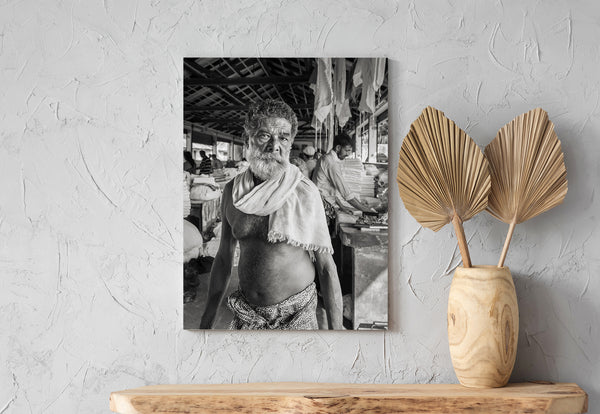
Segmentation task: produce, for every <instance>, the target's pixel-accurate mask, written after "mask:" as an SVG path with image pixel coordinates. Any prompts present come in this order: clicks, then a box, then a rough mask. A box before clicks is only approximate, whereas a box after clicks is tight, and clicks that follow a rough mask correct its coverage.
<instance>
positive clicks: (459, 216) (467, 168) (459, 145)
mask: <svg viewBox="0 0 600 414" xmlns="http://www.w3.org/2000/svg"><path fill="white" fill-rule="evenodd" d="M397 179H398V187H399V190H400V197H401V198H402V200H403V201H404V205H405V207H406V209H407V210H408V212H409V213H410V214H412V216H413V217H414V218H415V219H416V220H417V221H418V222H419V223H420V224H421V225H423V226H424V227H428V228H430V229H432V230H433V231H438V230H439V229H441V228H442V227H443V226H444V225H446V224H447V223H448V222H450V221H451V222H452V223H453V225H454V229H455V231H456V236H457V239H458V245H459V247H460V252H461V256H462V259H463V265H464V266H465V267H470V266H471V259H470V257H469V250H468V247H467V242H466V238H465V234H464V229H463V226H462V223H463V222H464V221H467V220H469V219H470V218H472V217H473V216H474V215H475V214H477V213H479V212H480V211H482V210H484V209H485V208H486V206H487V198H488V193H489V191H490V175H489V172H488V163H487V161H486V159H485V157H484V156H483V154H482V152H481V150H480V149H479V147H478V146H477V144H475V142H473V140H472V139H471V138H470V137H469V136H468V135H467V134H466V133H465V132H464V131H463V130H461V129H460V128H459V127H458V126H457V125H456V124H455V123H454V122H452V120H450V119H448V118H446V117H445V116H444V113H443V112H441V111H439V110H437V109H435V108H432V107H428V108H425V109H424V110H423V112H422V114H421V116H419V118H417V120H415V122H413V124H412V125H411V127H410V131H409V133H408V135H407V136H406V138H404V142H403V143H402V148H401V149H400V162H399V165H398V176H397Z"/></svg>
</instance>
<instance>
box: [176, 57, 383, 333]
mask: <svg viewBox="0 0 600 414" xmlns="http://www.w3.org/2000/svg"><path fill="white" fill-rule="evenodd" d="M183 68H184V82H183V102H184V119H183V138H184V139H183V154H184V157H183V188H184V191H183V194H184V203H183V205H184V212H183V217H184V266H183V269H184V270H183V285H184V289H183V302H184V312H183V318H184V321H183V325H184V329H284V330H317V329H336V330H337V329H349V330H382V329H387V326H388V302H387V298H388V294H387V290H388V274H387V273H388V272H387V268H388V226H387V209H388V164H387V161H388V109H387V108H388V84H387V77H388V76H387V73H388V72H387V70H388V69H387V61H386V59H385V58H202V57H190V58H185V59H184V62H183Z"/></svg>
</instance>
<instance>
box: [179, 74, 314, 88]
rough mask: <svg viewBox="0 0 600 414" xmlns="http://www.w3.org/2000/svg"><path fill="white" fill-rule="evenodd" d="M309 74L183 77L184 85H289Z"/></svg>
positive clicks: (298, 81)
mask: <svg viewBox="0 0 600 414" xmlns="http://www.w3.org/2000/svg"><path fill="white" fill-rule="evenodd" d="M309 76H310V75H303V76H248V77H235V78H197V77H191V78H187V79H184V80H183V82H184V84H185V85H200V86H226V85H290V84H295V83H306V82H308V80H309Z"/></svg>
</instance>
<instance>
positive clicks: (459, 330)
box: [448, 266, 519, 388]
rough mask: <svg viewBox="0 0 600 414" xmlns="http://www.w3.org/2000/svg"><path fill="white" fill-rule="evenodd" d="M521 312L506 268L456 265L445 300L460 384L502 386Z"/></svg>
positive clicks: (509, 369)
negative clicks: (446, 301)
mask: <svg viewBox="0 0 600 414" xmlns="http://www.w3.org/2000/svg"><path fill="white" fill-rule="evenodd" d="M518 335H519V308H518V304H517V295H516V292H515V286H514V284H513V280H512V277H511V274H510V271H509V269H508V268H507V267H501V268H499V267H497V266H475V267H471V268H468V269H466V268H463V267H458V268H457V269H456V271H455V272H454V277H453V279H452V285H451V286H450V294H449V296H448V343H449V345H450V355H451V357H452V365H453V367H454V372H455V373H456V376H457V377H458V380H459V381H460V383H461V384H462V385H465V386H467V387H479V388H483V387H502V386H504V385H505V384H506V383H507V382H508V379H509V378H510V374H511V372H512V369H513V366H514V363H515V358H516V355H517V339H518Z"/></svg>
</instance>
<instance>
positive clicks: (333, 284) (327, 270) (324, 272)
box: [315, 252, 344, 330]
mask: <svg viewBox="0 0 600 414" xmlns="http://www.w3.org/2000/svg"><path fill="white" fill-rule="evenodd" d="M315 258H316V262H315V267H316V270H317V274H318V275H319V282H320V285H321V294H322V295H323V301H324V302H325V311H326V312H327V323H328V324H329V329H338V330H339V329H344V326H343V324H342V317H343V306H342V288H341V287H340V279H339V278H338V274H337V268H336V267H335V263H334V261H333V257H331V254H329V253H319V252H315Z"/></svg>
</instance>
